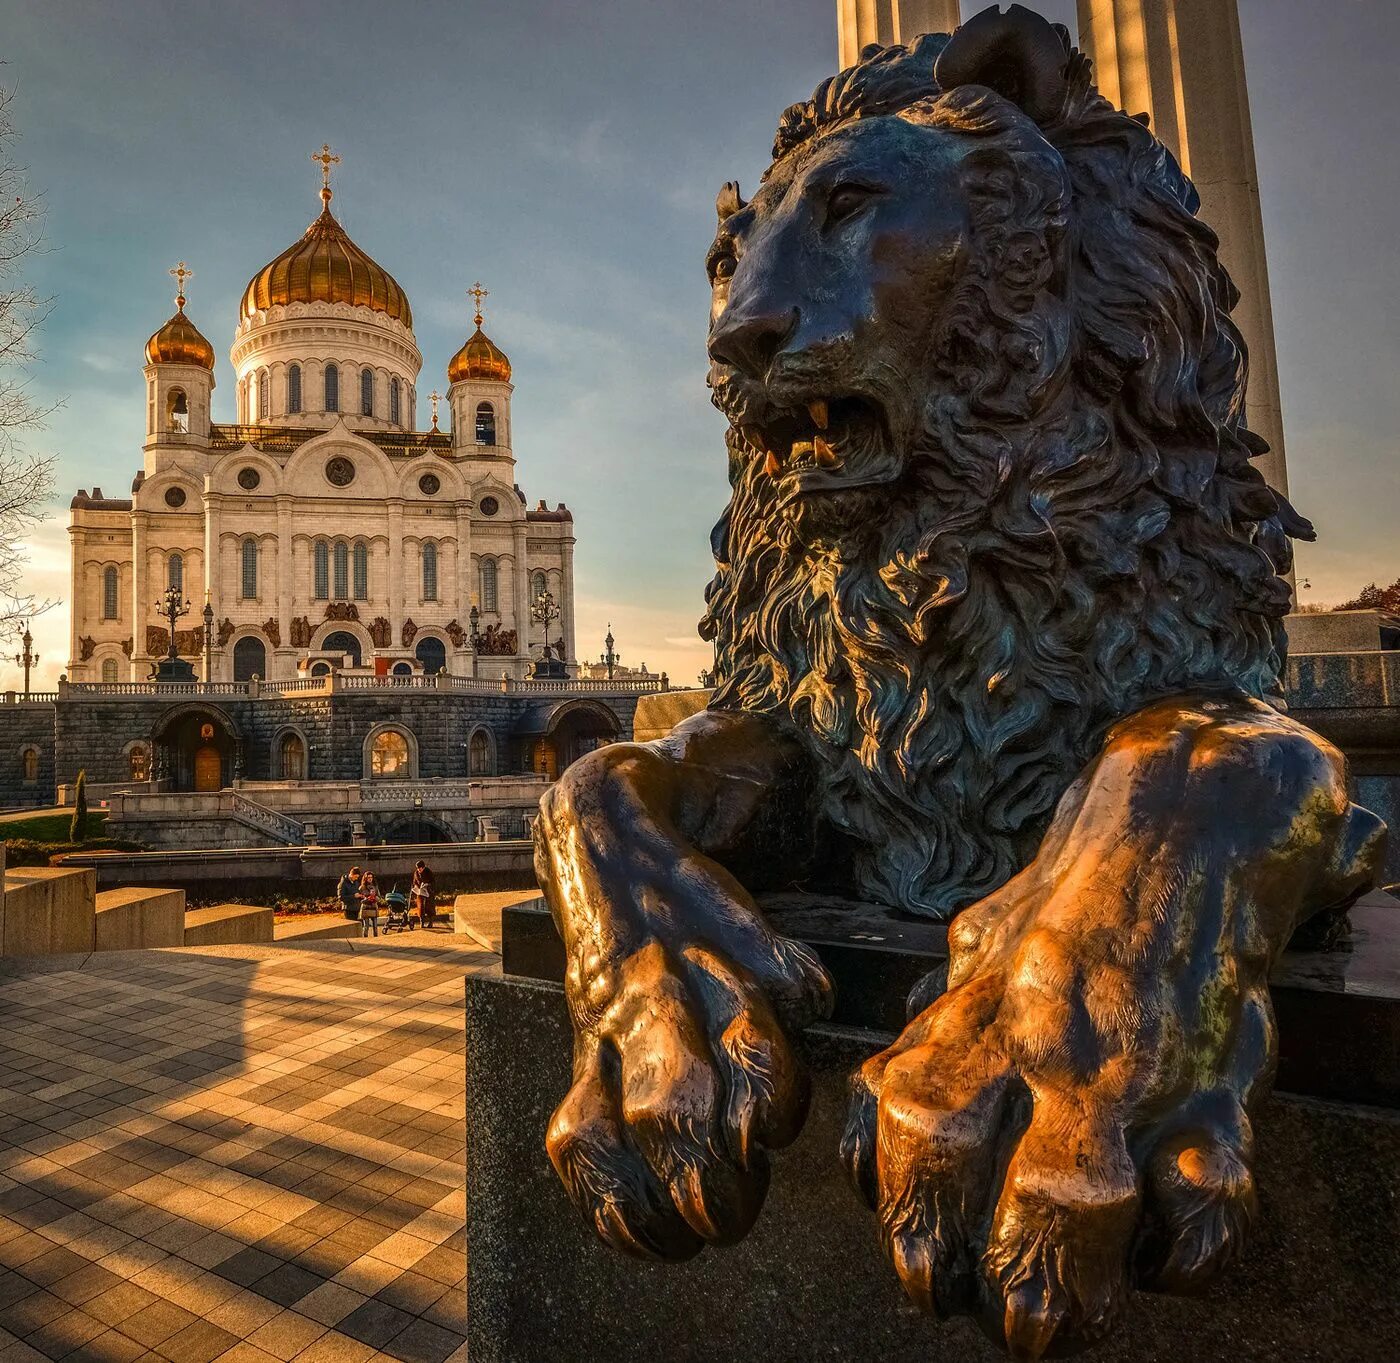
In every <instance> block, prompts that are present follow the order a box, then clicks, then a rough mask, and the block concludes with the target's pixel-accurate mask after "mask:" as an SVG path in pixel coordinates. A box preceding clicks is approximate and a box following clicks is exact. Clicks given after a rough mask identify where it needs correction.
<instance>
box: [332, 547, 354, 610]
mask: <svg viewBox="0 0 1400 1363" xmlns="http://www.w3.org/2000/svg"><path fill="white" fill-rule="evenodd" d="M333 561H334V563H335V599H336V600H337V601H344V600H345V598H346V597H347V596H349V595H350V588H349V586H348V579H349V573H350V550H349V549H348V548H347V547H346V545H345V541H344V540H336V542H335V552H334V555H333Z"/></svg>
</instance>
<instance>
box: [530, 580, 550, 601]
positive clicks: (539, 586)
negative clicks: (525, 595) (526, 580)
mask: <svg viewBox="0 0 1400 1363" xmlns="http://www.w3.org/2000/svg"><path fill="white" fill-rule="evenodd" d="M548 590H549V579H548V578H547V577H546V576H545V575H544V574H543V573H540V572H537V573H535V574H533V576H531V578H530V602H531V604H532V605H533V604H534V602H536V601H538V600H539V599H540V597H542V596H543V595H544V594H545V593H546V592H547V591H548Z"/></svg>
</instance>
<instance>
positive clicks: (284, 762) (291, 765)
mask: <svg viewBox="0 0 1400 1363" xmlns="http://www.w3.org/2000/svg"><path fill="white" fill-rule="evenodd" d="M277 774H278V776H279V777H281V779H282V780H284V781H304V780H306V743H305V742H304V741H303V739H302V736H301V735H300V734H299V733H295V732H293V731H290V730H289V731H288V732H287V733H284V734H283V735H282V737H281V738H280V739H279V740H278V743H277Z"/></svg>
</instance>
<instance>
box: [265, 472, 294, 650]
mask: <svg viewBox="0 0 1400 1363" xmlns="http://www.w3.org/2000/svg"><path fill="white" fill-rule="evenodd" d="M292 534H293V530H292V499H291V497H290V496H288V495H286V494H285V493H283V494H282V495H280V496H279V497H278V498H277V632H278V637H279V638H280V639H281V641H282V642H281V643H280V644H278V645H277V647H276V648H275V649H274V650H273V653H274V655H277V656H278V657H279V662H280V659H282V658H288V657H290V656H291V655H292V654H293V652H294V650H293V649H292V600H293V597H294V595H295V592H296V569H295V565H294V563H293V561H292V551H293V546H292ZM268 670H269V674H270V675H272V676H286V677H290V676H291V675H292V674H293V672H294V671H295V667H294V666H293V665H292V664H291V663H290V662H288V663H287V664H286V665H285V666H282V665H279V666H278V667H277V669H276V671H273V670H272V669H271V667H269V669H268Z"/></svg>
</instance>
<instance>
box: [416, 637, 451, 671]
mask: <svg viewBox="0 0 1400 1363" xmlns="http://www.w3.org/2000/svg"><path fill="white" fill-rule="evenodd" d="M413 656H414V657H415V658H417V659H418V661H419V662H420V663H422V664H423V671H424V673H425V674H426V675H427V676H429V677H435V676H437V674H438V673H439V672H446V671H447V646H446V645H445V644H444V643H443V642H442V640H441V639H434V638H433V636H432V635H431V634H428V635H424V637H423V638H421V639H419V641H418V647H417V648H415V649H414V650H413Z"/></svg>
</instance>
